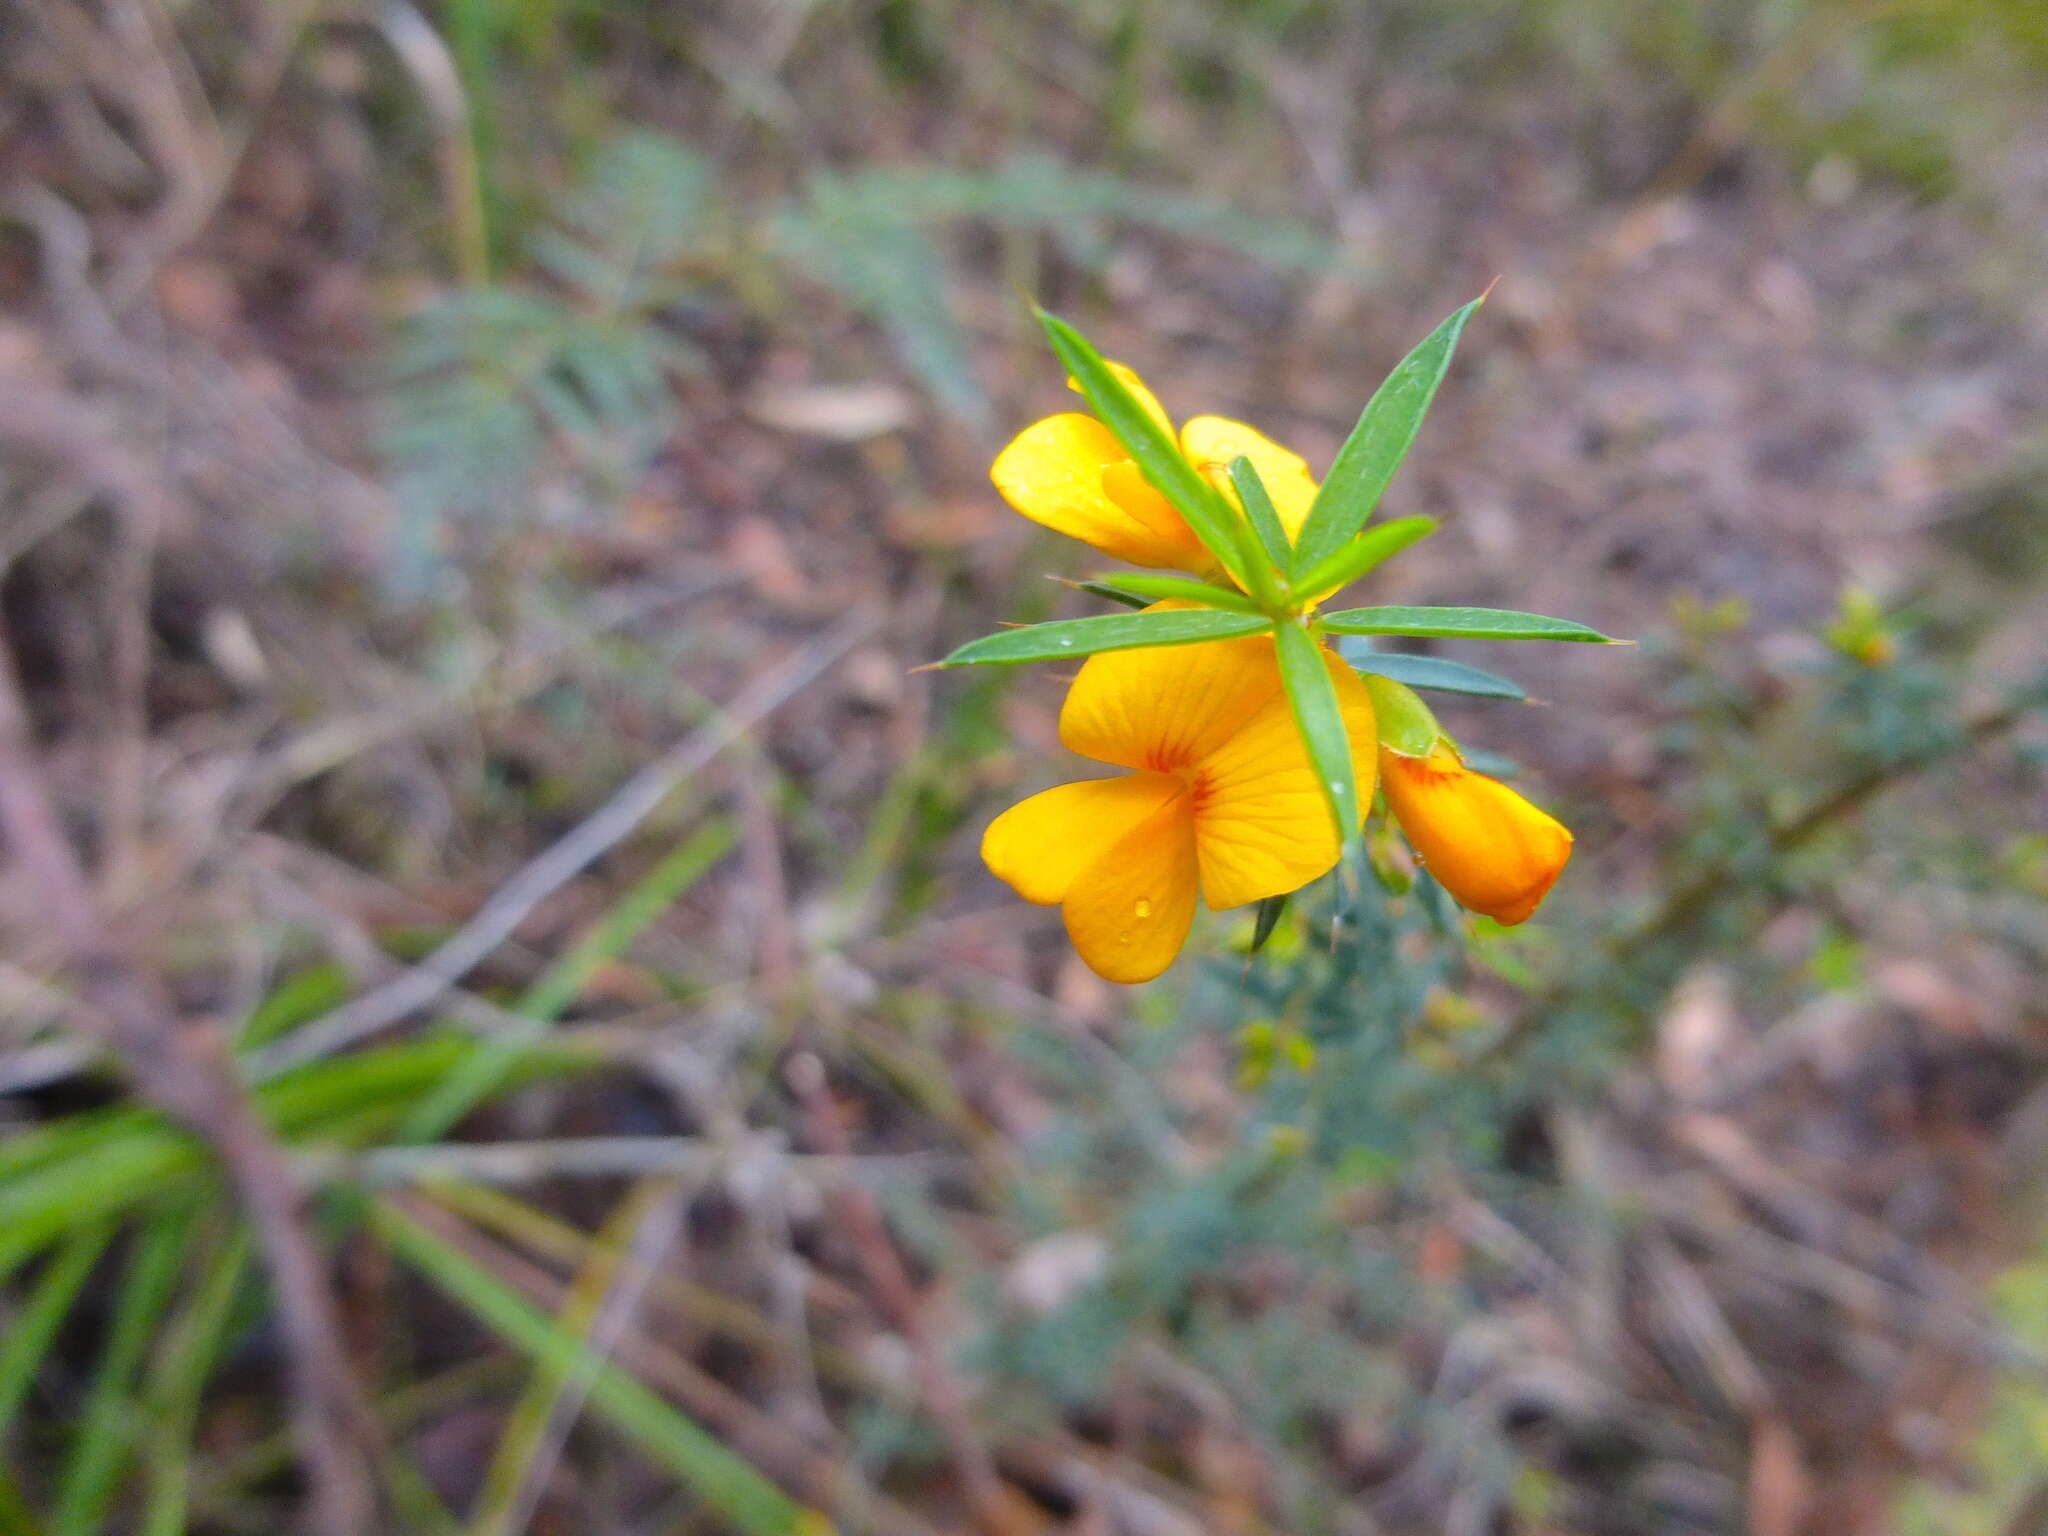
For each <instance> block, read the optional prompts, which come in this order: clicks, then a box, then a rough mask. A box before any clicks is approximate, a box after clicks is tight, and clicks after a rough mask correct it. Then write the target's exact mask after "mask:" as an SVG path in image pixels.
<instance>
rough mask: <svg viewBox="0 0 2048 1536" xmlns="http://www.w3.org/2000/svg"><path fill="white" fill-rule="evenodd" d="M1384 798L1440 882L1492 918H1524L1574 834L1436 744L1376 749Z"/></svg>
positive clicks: (1511, 921) (1539, 898)
mask: <svg viewBox="0 0 2048 1536" xmlns="http://www.w3.org/2000/svg"><path fill="white" fill-rule="evenodd" d="M1380 773H1381V782H1382V785H1383V787H1384V788H1385V790H1386V793H1387V805H1388V806H1389V808H1391V809H1392V811H1393V813H1394V816H1395V818H1396V819H1397V820H1399V821H1400V823H1401V830H1402V832H1403V833H1405V834H1406V835H1407V838H1408V841H1409V843H1410V844H1411V845H1412V846H1413V847H1414V849H1415V851H1416V852H1417V853H1418V854H1420V855H1421V856H1422V862H1423V864H1424V865H1425V866H1426V867H1427V868H1428V870H1429V872H1430V873H1431V874H1432V875H1434V876H1436V878H1437V880H1438V881H1439V882H1440V883H1441V884H1442V885H1443V887H1444V889H1445V890H1447V891H1449V892H1450V893H1451V894H1452V895H1453V896H1455V897H1457V898H1458V900H1459V901H1460V902H1462V903H1463V904H1464V905H1466V906H1468V907H1470V908H1471V909H1472V910H1473V911H1475V912H1484V913H1485V914H1486V915H1487V916H1488V917H1490V918H1493V919H1494V920H1495V921H1496V922H1501V923H1507V924H1509V925H1513V924H1515V923H1519V922H1523V921H1525V920H1526V919H1527V918H1528V917H1529V915H1530V914H1531V913H1533V912H1534V911H1535V910H1536V908H1537V907H1538V906H1539V905H1540V904H1541V903H1542V901H1543V897H1544V895H1545V894H1546V893H1547V892H1548V891H1549V890H1550V887H1551V883H1552V882H1553V881H1555V880H1556V879H1557V877H1558V874H1559V872H1560V871H1561V870H1563V868H1564V866H1565V861H1566V860H1567V859H1569V858H1570V857H1571V856H1572V835H1571V833H1570V832H1569V831H1567V830H1566V829H1565V827H1564V826H1563V825H1562V824H1561V823H1559V822H1558V821H1556V820H1555V819H1553V818H1552V817H1550V816H1549V815H1547V814H1545V813H1544V812H1542V811H1540V810H1538V809H1537V808H1536V807H1535V806H1533V805H1531V804H1530V803H1529V802H1528V801H1527V800H1524V799H1523V798H1522V797H1521V796H1520V795H1518V794H1516V793H1515V792H1514V791H1513V790H1512V789H1509V788H1508V787H1507V785H1505V784H1503V783H1501V782H1500V781H1499V780H1498V779H1489V778H1488V777H1487V776H1486V775H1485V774H1483V773H1474V772H1473V771H1472V770H1471V769H1469V768H1467V767H1466V766H1465V765H1464V764H1463V763H1462V762H1460V761H1459V760H1458V755H1457V753H1456V752H1454V751H1452V750H1451V749H1450V748H1449V747H1447V746H1443V745H1439V746H1438V747H1437V749H1436V751H1434V752H1432V753H1431V754H1430V755H1429V756H1428V757H1409V756H1407V755H1406V754H1404V753H1400V752H1396V751H1394V750H1393V749H1392V748H1391V747H1387V748H1382V749H1381V751H1380Z"/></svg>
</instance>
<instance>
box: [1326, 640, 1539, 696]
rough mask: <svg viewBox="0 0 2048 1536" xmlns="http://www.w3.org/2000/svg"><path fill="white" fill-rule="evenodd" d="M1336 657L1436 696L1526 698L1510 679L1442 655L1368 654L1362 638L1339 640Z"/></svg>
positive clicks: (1377, 675) (1368, 671)
mask: <svg viewBox="0 0 2048 1536" xmlns="http://www.w3.org/2000/svg"><path fill="white" fill-rule="evenodd" d="M1337 654H1338V655H1340V656H1342V657H1343V658H1344V659H1345V660H1346V661H1348V662H1350V663H1351V665H1352V666H1353V667H1354V668H1356V669H1357V670H1358V671H1360V672H1362V673H1367V674H1370V675H1371V676H1374V677H1390V678H1392V679H1393V680H1394V681H1395V682H1397V683H1406V684H1407V685H1408V686H1409V687H1410V688H1433V689H1435V690H1436V691H1437V692H1438V693H1464V694H1470V695H1471V696H1472V697H1474V698H1481V699H1526V698H1528V697H1529V695H1528V693H1527V691H1526V690H1524V689H1523V687H1522V685H1521V684H1520V683H1517V682H1515V681H1513V680H1512V679H1510V678H1505V677H1502V676H1501V675H1500V674H1499V673H1497V672H1487V671H1484V670H1482V669H1481V668H1479V667H1468V666H1466V665H1465V663H1464V662H1462V661H1446V660H1444V658H1443V657H1441V656H1403V655H1399V654H1397V653H1395V652H1392V651H1369V650H1366V649H1364V642H1363V640H1362V639H1349V640H1340V641H1339V642H1338V643H1337Z"/></svg>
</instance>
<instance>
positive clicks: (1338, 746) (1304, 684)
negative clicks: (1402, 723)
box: [1273, 624, 1359, 850]
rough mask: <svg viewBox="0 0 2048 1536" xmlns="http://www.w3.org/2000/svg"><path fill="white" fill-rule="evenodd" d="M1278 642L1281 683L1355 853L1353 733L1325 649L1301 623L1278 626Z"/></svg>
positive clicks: (1346, 844) (1345, 843) (1340, 836)
mask: <svg viewBox="0 0 2048 1536" xmlns="http://www.w3.org/2000/svg"><path fill="white" fill-rule="evenodd" d="M1273 639H1274V644H1275V649H1276V650H1277V652H1278V654H1279V657H1280V681H1281V682H1283V683H1284V684H1286V686H1287V701H1288V702H1289V703H1290V704H1292V705H1293V706H1294V719H1295V723H1296V724H1297V725H1298V726H1300V728H1301V739H1302V744H1303V745H1304V746H1306V747H1307V748H1308V757H1309V762H1310V763H1311V764H1312V765H1313V766H1314V768H1315V772H1316V782H1317V783H1318V784H1320V785H1321V786H1322V790H1323V798H1324V799H1325V800H1326V801H1328V802H1329V806H1330V815H1331V816H1332V817H1333V818H1335V820H1336V823H1337V841H1338V843H1339V844H1340V846H1342V847H1343V848H1345V849H1346V850H1349V848H1350V847H1351V844H1352V841H1353V840H1354V839H1355V838H1356V837H1357V836H1358V819H1359V818H1358V784H1357V782H1356V778H1357V776H1356V775H1355V774H1353V773H1352V771H1351V766H1352V765H1351V735H1350V732H1348V731H1347V730H1345V728H1344V712H1343V710H1342V709H1341V708H1340V707H1339V705H1338V703H1337V688H1336V685H1335V684H1334V683H1332V682H1331V681H1330V670H1329V668H1328V667H1327V666H1326V665H1325V664H1324V662H1323V648H1322V647H1321V646H1320V645H1318V644H1316V642H1315V637H1314V636H1312V635H1311V634H1309V632H1308V631H1307V630H1306V629H1304V628H1303V627H1302V626H1301V625H1299V624H1281V625H1278V626H1276V627H1275V628H1274V631H1273Z"/></svg>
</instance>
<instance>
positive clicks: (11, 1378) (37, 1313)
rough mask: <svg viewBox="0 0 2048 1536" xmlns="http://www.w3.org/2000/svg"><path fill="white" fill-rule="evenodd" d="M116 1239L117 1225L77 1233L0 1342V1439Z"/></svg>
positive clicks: (39, 1279) (93, 1225) (88, 1226)
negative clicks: (95, 1268)
mask: <svg viewBox="0 0 2048 1536" xmlns="http://www.w3.org/2000/svg"><path fill="white" fill-rule="evenodd" d="M113 1235H114V1227H113V1223H111V1222H108V1221H92V1222H88V1223H85V1224H83V1225H81V1226H79V1227H77V1228H76V1229H74V1230H73V1232H72V1233H71V1236H70V1237H69V1238H67V1239H66V1240H65V1242H64V1245H63V1246H62V1247H61V1248H59V1249H58V1250H57V1252H56V1253H55V1254H54V1255H53V1256H52V1257H51V1259H50V1262H49V1264H48V1265H47V1266H46V1267H45V1268H44V1270H43V1272H42V1274H40V1275H38V1276H37V1277H36V1284H35V1289H34V1290H32V1291H31V1292H30V1293H29V1298H28V1301H27V1303H26V1304H25V1305H24V1306H23V1307H22V1309H21V1311H20V1312H18V1313H16V1314H15V1316H14V1318H13V1320H12V1321H11V1322H10V1323H9V1324H8V1327H7V1331H6V1334H5V1336H4V1338H0V1436H4V1435H5V1434H6V1433H7V1427H8V1426H9V1425H10V1424H12V1423H13V1422H14V1416H15V1414H17V1413H19V1412H20V1411H21V1405H22V1403H23V1401H24V1400H26V1399H27V1397H28V1394H29V1390H30V1388H32V1387H33V1386H34V1385H35V1379H36V1372H37V1371H38V1370H40V1369H41V1368H42V1363H43V1356H44V1355H45V1354H47V1353H48V1352H49V1349H50V1344H51V1341H52V1340H54V1339H55V1338H56V1337H57V1330H58V1329H59V1328H61V1327H62V1326H63V1325H64V1319H65V1318H66V1317H67V1316H69V1315H70V1312H71V1303H72V1302H73V1301H75V1300H77V1298H78V1292H79V1288H80V1287H81V1286H83V1285H84V1284H85V1277H86V1276H87V1275H89V1274H91V1273H92V1267H93V1265H94V1264H95V1263H97V1262H98V1261H99V1256H100V1255H101V1254H102V1253H103V1252H105V1251H106V1246H107V1244H108V1242H109V1241H110V1240H111V1239H112V1238H113Z"/></svg>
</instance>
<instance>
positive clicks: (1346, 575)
mask: <svg viewBox="0 0 2048 1536" xmlns="http://www.w3.org/2000/svg"><path fill="white" fill-rule="evenodd" d="M1435 532H1436V519H1435V518H1433V517H1397V518H1395V519H1394V520H1393V521H1392V522H1391V523H1381V524H1380V525H1379V527H1377V528H1368V529H1366V531H1365V532H1364V533H1361V534H1360V535H1359V536H1358V537H1357V538H1355V539H1353V540H1352V541H1351V542H1350V543H1348V544H1345V545H1343V546H1341V547H1340V548H1338V549H1337V550H1336V551H1334V552H1333V553H1331V554H1329V555H1326V556H1324V557H1323V558H1322V559H1320V560H1318V561H1317V562H1316V563H1315V564H1314V565H1312V566H1310V567H1309V568H1308V569H1307V570H1305V571H1303V572H1302V573H1301V575H1300V576H1299V577H1297V578H1296V580H1295V583H1294V584H1295V586H1296V587H1297V588H1299V589H1300V590H1301V592H1302V593H1303V594H1304V595H1306V596H1309V597H1321V596H1323V595H1324V594H1326V593H1330V592H1335V591H1338V590H1339V589H1340V588H1343V587H1348V586H1350V585H1351V583H1352V582H1354V581H1356V580H1358V578H1359V577H1361V576H1363V575H1364V574H1365V573H1366V572H1367V571H1370V570H1372V569H1373V568H1374V567H1375V566H1379V565H1383V564H1385V563H1386V562H1387V561H1389V560H1391V559H1393V558H1394V556H1396V555H1398V554H1399V553H1401V551H1402V550H1404V549H1406V548H1407V547H1408V546H1409V545H1410V544H1417V543H1420V542H1421V541H1422V540H1424V539H1426V538H1428V537H1429V536H1430V535H1431V534H1432V533H1435Z"/></svg>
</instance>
